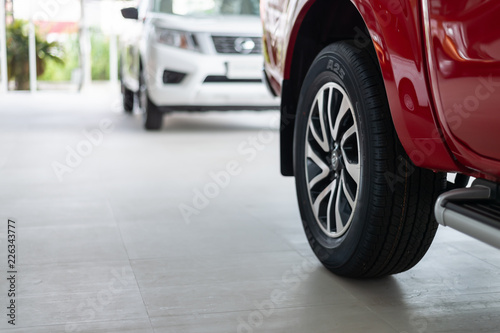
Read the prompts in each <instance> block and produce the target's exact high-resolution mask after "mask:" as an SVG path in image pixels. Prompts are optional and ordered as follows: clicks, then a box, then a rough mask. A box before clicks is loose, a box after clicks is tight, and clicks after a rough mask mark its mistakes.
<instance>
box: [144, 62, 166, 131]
mask: <svg viewBox="0 0 500 333" xmlns="http://www.w3.org/2000/svg"><path fill="white" fill-rule="evenodd" d="M139 103H140V106H141V110H142V113H143V119H144V128H145V129H147V130H159V129H160V128H161V126H162V124H163V113H162V112H161V110H160V109H159V108H158V106H156V105H155V104H154V103H153V102H152V101H151V99H150V98H149V95H148V87H147V83H146V78H145V73H144V71H142V70H141V73H140V77H139Z"/></svg>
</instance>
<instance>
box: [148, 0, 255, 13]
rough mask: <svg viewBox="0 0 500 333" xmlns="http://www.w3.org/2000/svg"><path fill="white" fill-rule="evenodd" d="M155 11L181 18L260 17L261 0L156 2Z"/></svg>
mask: <svg viewBox="0 0 500 333" xmlns="http://www.w3.org/2000/svg"><path fill="white" fill-rule="evenodd" d="M153 11H154V12H157V13H165V14H174V15H181V16H218V15H254V16H258V15H259V0H154V6H153Z"/></svg>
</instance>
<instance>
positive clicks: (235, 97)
mask: <svg viewBox="0 0 500 333" xmlns="http://www.w3.org/2000/svg"><path fill="white" fill-rule="evenodd" d="M149 52H150V54H149V57H148V58H149V62H148V63H147V64H146V66H147V68H146V73H147V75H146V80H147V85H148V91H149V98H150V99H151V101H152V102H153V103H155V104H156V105H158V106H160V107H164V108H169V109H172V110H176V109H179V110H180V109H187V110H190V109H192V110H196V109H200V110H201V109H209V108H210V107H211V108H213V109H221V108H225V109H231V108H235V109H236V108H237V109H248V110H252V109H262V108H266V107H274V108H276V107H277V106H279V98H276V97H273V96H271V94H270V93H269V92H268V90H267V88H266V86H265V84H264V83H263V82H262V74H261V73H262V70H261V69H262V64H263V57H262V56H261V55H230V54H229V55H225V54H213V55H212V54H203V53H198V52H192V51H186V50H182V49H177V48H173V47H169V46H165V45H158V44H156V45H154V46H153V47H152V48H151V49H150V50H149ZM165 71H171V72H176V73H182V74H185V76H184V77H183V79H182V80H181V82H179V83H168V82H165V79H164V76H165Z"/></svg>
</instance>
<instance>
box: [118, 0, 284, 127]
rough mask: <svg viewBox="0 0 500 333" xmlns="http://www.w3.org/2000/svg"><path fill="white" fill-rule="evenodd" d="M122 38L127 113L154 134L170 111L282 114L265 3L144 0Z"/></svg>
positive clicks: (130, 13)
mask: <svg viewBox="0 0 500 333" xmlns="http://www.w3.org/2000/svg"><path fill="white" fill-rule="evenodd" d="M122 15H123V17H125V18H128V19H133V20H135V22H134V23H133V24H132V27H131V29H130V31H127V33H124V36H123V37H122V39H121V56H120V63H121V64H120V74H121V75H120V78H121V84H122V94H123V107H124V109H125V111H127V112H132V110H133V106H134V97H135V96H137V97H138V98H139V105H140V106H141V109H142V110H143V112H144V126H145V127H146V129H159V128H161V125H162V120H163V114H164V113H165V112H169V111H204V110H243V109H244V110H265V109H275V108H277V107H278V105H279V99H277V98H276V97H274V96H271V94H270V93H269V90H268V89H267V88H266V86H265V82H263V77H264V76H263V75H262V67H263V63H264V59H263V55H262V42H261V36H262V25H261V23H260V18H259V0H142V1H141V2H140V4H139V6H138V7H131V8H125V9H123V10H122Z"/></svg>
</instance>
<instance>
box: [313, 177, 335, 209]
mask: <svg viewBox="0 0 500 333" xmlns="http://www.w3.org/2000/svg"><path fill="white" fill-rule="evenodd" d="M336 183H337V180H336V179H335V180H334V181H333V182H331V183H330V184H328V186H326V187H325V189H324V190H323V191H322V192H321V193H320V194H319V195H318V197H317V198H316V201H314V204H313V211H314V215H315V216H319V207H320V205H321V202H323V200H325V198H326V196H327V195H328V193H330V192H331V191H332V188H333V187H334V186H335V184H336Z"/></svg>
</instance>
